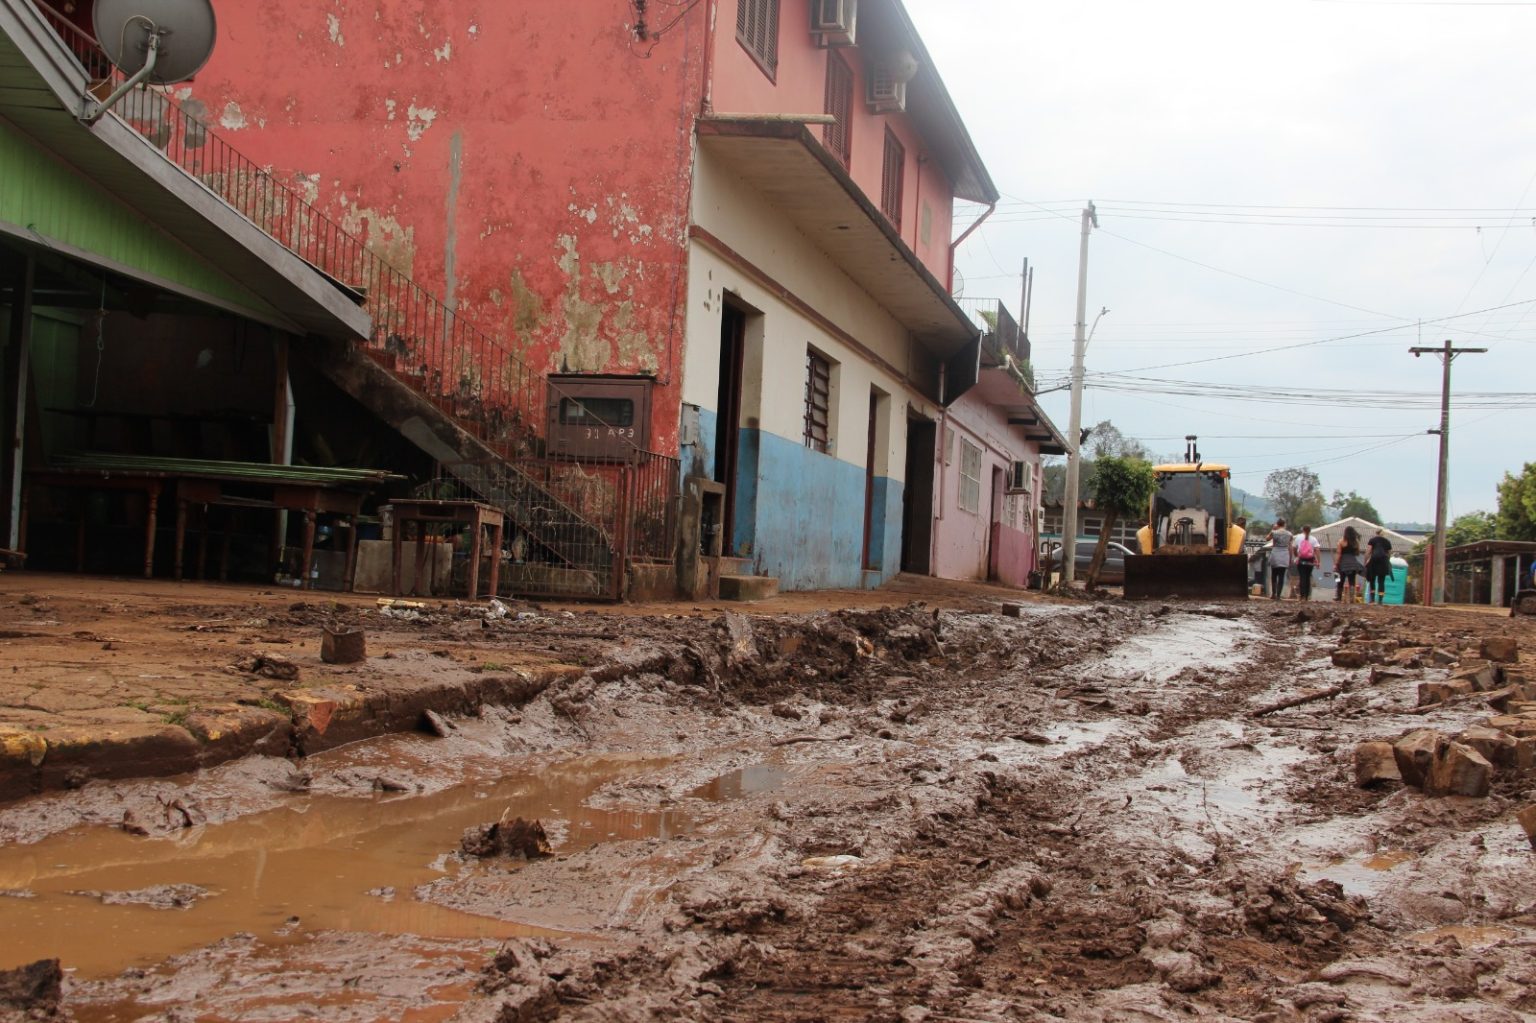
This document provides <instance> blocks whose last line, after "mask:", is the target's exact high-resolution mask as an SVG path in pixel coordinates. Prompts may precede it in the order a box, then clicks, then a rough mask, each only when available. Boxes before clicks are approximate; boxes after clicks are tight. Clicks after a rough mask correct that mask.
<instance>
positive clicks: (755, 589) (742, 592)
mask: <svg viewBox="0 0 1536 1023" xmlns="http://www.w3.org/2000/svg"><path fill="white" fill-rule="evenodd" d="M778 595H779V581H778V579H776V578H774V577H773V576H771V575H723V576H721V577H720V599H721V600H768V599H770V598H773V597H776V596H778Z"/></svg>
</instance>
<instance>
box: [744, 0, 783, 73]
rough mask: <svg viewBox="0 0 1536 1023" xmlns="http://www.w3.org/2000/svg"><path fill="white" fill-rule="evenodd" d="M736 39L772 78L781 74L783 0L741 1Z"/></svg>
mask: <svg viewBox="0 0 1536 1023" xmlns="http://www.w3.org/2000/svg"><path fill="white" fill-rule="evenodd" d="M736 38H737V40H739V41H740V42H741V45H742V46H743V47H745V48H746V51H747V52H748V53H750V54H751V55H752V58H753V59H754V60H756V61H757V63H758V66H759V67H761V68H762V69H763V73H764V74H766V75H767V76H768V77H769V78H776V76H777V75H778V72H779V0H737V4H736Z"/></svg>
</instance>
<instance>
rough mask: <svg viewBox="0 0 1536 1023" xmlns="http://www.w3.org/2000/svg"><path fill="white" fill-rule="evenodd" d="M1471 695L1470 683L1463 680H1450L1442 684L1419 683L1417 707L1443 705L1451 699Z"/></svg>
mask: <svg viewBox="0 0 1536 1023" xmlns="http://www.w3.org/2000/svg"><path fill="white" fill-rule="evenodd" d="M1471 694H1472V683H1471V682H1468V681H1467V680H1466V679H1464V678H1451V679H1446V680H1445V681H1444V682H1420V683H1419V706H1420V707H1428V706H1429V705H1430V704H1434V703H1444V702H1445V701H1446V700H1449V699H1452V698H1453V697H1457V696H1470V695H1471Z"/></svg>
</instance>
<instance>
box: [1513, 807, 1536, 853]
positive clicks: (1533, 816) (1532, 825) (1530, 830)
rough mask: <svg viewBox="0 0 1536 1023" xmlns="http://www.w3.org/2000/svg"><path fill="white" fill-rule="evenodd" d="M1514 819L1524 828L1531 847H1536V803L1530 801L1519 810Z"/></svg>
mask: <svg viewBox="0 0 1536 1023" xmlns="http://www.w3.org/2000/svg"><path fill="white" fill-rule="evenodd" d="M1515 819H1516V820H1518V821H1519V822H1520V826H1521V827H1522V828H1524V829H1525V837H1526V838H1528V839H1530V841H1531V848H1532V849H1536V803H1532V804H1531V805H1530V806H1528V807H1526V808H1525V809H1524V810H1521V811H1520V812H1519V814H1517V815H1516V818H1515Z"/></svg>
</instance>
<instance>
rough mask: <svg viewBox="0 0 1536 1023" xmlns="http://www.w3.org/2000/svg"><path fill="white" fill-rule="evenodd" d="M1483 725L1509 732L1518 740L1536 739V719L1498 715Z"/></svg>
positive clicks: (1513, 715)
mask: <svg viewBox="0 0 1536 1023" xmlns="http://www.w3.org/2000/svg"><path fill="white" fill-rule="evenodd" d="M1483 724H1485V725H1487V726H1488V727H1489V728H1497V729H1498V730H1499V731H1501V732H1508V733H1509V734H1510V735H1513V736H1514V737H1515V738H1517V739H1525V738H1536V718H1528V717H1521V716H1520V715H1518V714H1496V715H1494V716H1493V717H1491V718H1489V719H1488V720H1486V721H1484V722H1483Z"/></svg>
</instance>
